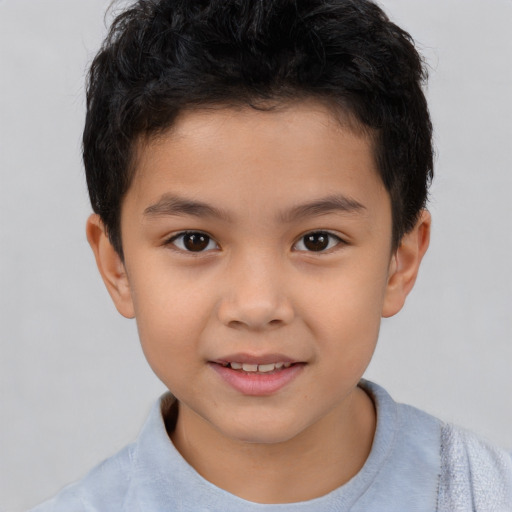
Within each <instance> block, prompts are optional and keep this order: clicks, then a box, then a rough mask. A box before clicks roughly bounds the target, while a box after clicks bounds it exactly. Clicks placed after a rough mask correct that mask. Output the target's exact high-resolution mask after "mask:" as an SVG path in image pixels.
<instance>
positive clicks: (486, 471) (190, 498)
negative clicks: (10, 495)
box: [32, 381, 512, 512]
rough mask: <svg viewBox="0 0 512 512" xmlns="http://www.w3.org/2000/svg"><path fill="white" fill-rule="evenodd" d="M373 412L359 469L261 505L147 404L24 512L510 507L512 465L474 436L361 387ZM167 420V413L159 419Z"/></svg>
mask: <svg viewBox="0 0 512 512" xmlns="http://www.w3.org/2000/svg"><path fill="white" fill-rule="evenodd" d="M360 385H361V387H362V388H363V389H364V390H365V391H366V392H367V393H368V394H369V395H370V397H371V398H372V400H373V401H374V403H375V406H376V410H377V429H376V432H375V437H374V441H373V445H372V449H371V452H370V455H369V457H368V459H367V461H366V463H365V464H364V466H363V468H362V469H361V471H359V473H358V474H357V475H356V476H354V478H352V479H351V480H350V481H349V482H347V483H346V484H344V485H342V486H341V487H339V488H337V489H335V490H333V491H332V492H330V493H328V494H326V495H325V496H322V497H319V498H316V499H313V500H309V501H305V502H299V503H290V504H277V505H262V504H258V503H253V502H249V501H246V500H243V499H241V498H239V497H237V496H234V495H233V494H230V493H228V492H226V491H224V490H222V489H220V488H218V487H216V486H215V485H213V484H211V483H210V482H208V481H207V480H205V479H204V478H203V477H201V476H200V475H199V474H198V473H197V472H196V471H195V470H194V469H193V468H192V467H191V466H190V465H189V464H188V463H187V462H186V461H185V460H184V459H183V457H182V456H181V455H180V453H179V452H178V451H177V450H176V448H175V447H174V445H173V444H172V442H171V440H170V439H169V436H168V434H167V431H166V428H165V424H164V420H163V417H162V410H168V409H169V407H171V409H172V407H173V404H172V397H171V396H170V395H169V394H167V395H164V396H163V397H162V398H161V399H160V401H159V402H158V403H157V404H155V406H154V407H153V410H152V412H151V414H150V416H149V418H148V420H147V421H146V424H145V425H144V427H143V429H142V431H141V433H140V435H139V437H138V439H137V440H136V442H135V443H133V444H131V445H129V446H127V447H126V448H124V449H123V450H122V451H121V452H119V453H118V454H117V455H114V456H113V457H111V458H110V459H108V460H106V461H105V462H103V463H102V464H100V465H99V466H98V467H96V468H95V469H93V470H92V471H91V472H90V473H89V474H88V475H87V476H86V477H85V478H84V479H83V480H81V481H80V482H78V483H76V484H72V485H70V486H68V487H66V488H65V489H64V490H63V491H62V492H61V493H60V494H59V495H57V496H56V497H55V498H54V499H52V500H50V501H48V502H46V503H44V504H42V505H40V506H39V507H36V508H35V509H33V511H32V512H97V511H101V512H117V511H123V512H167V511H169V512H171V511H172V512H202V511H219V512H305V511H308V512H320V511H322V512H323V511H326V512H327V511H330V512H333V511H351V512H363V511H364V512H400V511H407V512H434V511H438V512H470V511H477V512H480V511H481V512H506V511H512V460H511V459H510V457H509V456H508V455H507V454H506V453H505V452H502V451H500V450H498V449H496V448H493V447H491V446H489V445H487V444H486V443H484V442H482V441H480V440H479V439H478V438H476V437H475V436H473V435H472V434H469V433H467V432H465V431H463V430H460V429H457V428H455V427H453V426H451V425H447V424H444V423H442V422H440V421H439V420H437V419H435V418H433V417H432V416H430V415H428V414H426V413H424V412H422V411H419V410H418V409H415V408H414V407H410V406H407V405H403V404H397V403H395V402H394V401H393V400H392V398H391V397H390V396H389V395H388V394H387V393H386V391H384V390H383V389H382V388H381V387H379V386H377V385H376V384H372V383H370V382H368V381H362V382H361V384H360ZM166 416H168V414H166Z"/></svg>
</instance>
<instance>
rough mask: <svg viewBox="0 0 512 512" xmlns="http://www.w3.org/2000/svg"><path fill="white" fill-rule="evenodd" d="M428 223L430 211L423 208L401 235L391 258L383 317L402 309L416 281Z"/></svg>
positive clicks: (425, 246) (428, 229)
mask: <svg viewBox="0 0 512 512" xmlns="http://www.w3.org/2000/svg"><path fill="white" fill-rule="evenodd" d="M430 224H431V217H430V213H429V212H428V211H427V210H423V211H422V212H421V215H420V217H419V219H418V222H416V225H415V226H414V228H413V229H412V230H411V231H409V232H408V233H406V234H405V235H404V236H403V238H402V240H401V242H400V246H399V247H398V249H397V250H396V252H395V254H394V255H393V257H392V258H391V262H390V265H389V273H388V284H387V287H386V295H385V297H384V306H383V309H382V316H383V317H385V318H388V317H390V316H393V315H396V314H397V313H398V312H399V311H400V310H401V309H402V307H403V305H404V303H405V299H406V297H407V295H408V294H409V292H410V291H411V290H412V287H413V286H414V283H415V282H416V277H417V276H418V270H419V268H420V263H421V260H422V259H423V256H424V254H425V253H426V252H427V249H428V244H429V242H430Z"/></svg>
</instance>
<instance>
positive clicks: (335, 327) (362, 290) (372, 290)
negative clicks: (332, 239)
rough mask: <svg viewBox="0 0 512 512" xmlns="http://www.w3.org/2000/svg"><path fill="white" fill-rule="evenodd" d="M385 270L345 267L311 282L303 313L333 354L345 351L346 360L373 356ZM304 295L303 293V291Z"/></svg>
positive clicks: (334, 355)
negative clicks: (369, 270) (372, 270)
mask: <svg viewBox="0 0 512 512" xmlns="http://www.w3.org/2000/svg"><path fill="white" fill-rule="evenodd" d="M386 282H387V278H386V273H385V272H382V271H381V269H380V268H379V269H377V268H376V269H374V272H368V267H366V268H365V265H364V264H362V265H360V266H355V265H354V266H352V267H351V268H348V266H347V267H345V268H343V269H341V270H340V271H339V272H337V273H334V274H330V275H329V276H326V278H325V279H317V280H316V281H315V282H314V283H310V286H309V287H308V288H309V293H308V294H307V295H308V298H307V300H306V299H305V300H304V301H303V303H302V307H301V309H302V312H301V314H302V315H303V317H304V318H305V319H306V322H307V323H308V324H309V325H310V328H311V329H313V330H314V331H315V334H316V337H317V339H318V340H319V343H323V344H325V347H323V348H324V350H326V351H328V352H329V354H330V355H332V356H333V357H339V356H340V353H342V355H343V358H344V360H345V361H347V363H349V364H351V363H353V364H358V360H359V359H360V360H365V359H366V358H368V357H371V354H372V353H373V350H374V347H375V343H376V341H377V337H378V333H379V328H380V321H381V313H382V307H383V300H384V294H385V288H386ZM303 296H304V294H303Z"/></svg>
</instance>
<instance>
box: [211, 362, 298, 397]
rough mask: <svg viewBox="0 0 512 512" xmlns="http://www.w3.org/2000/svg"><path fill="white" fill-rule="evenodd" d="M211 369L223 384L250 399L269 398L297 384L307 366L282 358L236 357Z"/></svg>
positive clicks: (212, 363) (217, 363)
mask: <svg viewBox="0 0 512 512" xmlns="http://www.w3.org/2000/svg"><path fill="white" fill-rule="evenodd" d="M210 365H211V367H212V369H214V370H215V371H216V373H217V375H219V377H220V378H221V380H222V381H224V382H225V383H226V384H228V385H229V386H230V387H231V388H233V389H235V390H236V391H237V392H239V393H242V394H244V395H250V396H268V395H272V394H274V393H277V392H278V391H280V390H281V389H282V388H284V387H285V386H287V385H288V384H290V383H291V382H292V381H293V380H295V379H296V378H297V377H298V376H299V375H300V374H301V373H302V370H303V369H304V367H305V366H306V363H305V362H299V361H296V360H292V359H290V358H288V357H286V356H283V355H282V354H281V355H280V354H274V355H271V354H269V355H266V356H262V357H256V356H251V355H247V354H235V355H233V356H229V357H226V358H223V359H221V360H216V361H210Z"/></svg>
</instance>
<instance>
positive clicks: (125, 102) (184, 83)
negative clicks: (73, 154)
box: [83, 0, 433, 257]
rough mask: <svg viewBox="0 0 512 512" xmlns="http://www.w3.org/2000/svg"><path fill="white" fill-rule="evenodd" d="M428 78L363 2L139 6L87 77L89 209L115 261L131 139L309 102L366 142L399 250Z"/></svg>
mask: <svg viewBox="0 0 512 512" xmlns="http://www.w3.org/2000/svg"><path fill="white" fill-rule="evenodd" d="M426 78H427V73H426V67H425V64H424V62H423V60H422V58H421V56H420V55H419V53H418V52H417V50H416V48H415V45H414V42H413V40H412V38H411V37H410V35H409V34H408V33H407V32H405V31H404V30H402V29H401V28H399V27H398V26H397V25H395V24H394V23H392V22H391V21H390V20H389V18H388V17H387V16H386V14H385V13H384V12H383V11H382V9H381V8H380V7H379V6H378V5H376V4H375V3H373V2H372V1H369V0H138V1H136V2H135V3H134V4H133V5H131V6H130V7H129V8H127V9H126V10H125V11H123V12H122V13H121V14H119V15H118V16H117V17H116V18H115V20H114V22H113V24H112V26H111V28H110V32H109V34H108V36H107V38H106V39H105V41H104V43H103V45H102V47H101V49H100V51H99V52H98V54H97V55H96V57H95V59H94V61H93V62H92V65H91V68H90V72H89V76H88V84H87V116H86V122H85V130H84V136H83V159H84V164H85V170H86V177H87V184H88V188H89V194H90V199H91V204H92V207H93V209H94V211H95V212H96V213H98V214H99V215H100V217H101V219H102V221H103V223H104V225H105V227H106V230H107V232H108V235H109V238H110V241H111V243H112V244H113V246H114V248H115V249H116V251H117V252H118V253H119V254H120V255H121V257H123V251H122V241H121V227H120V216H121V206H122V200H123V197H124V195H125V193H126V192H127V190H128V188H129V186H130V183H131V180H132V178H133V173H134V157H135V151H136V146H137V142H138V141H139V140H140V139H141V137H151V136H153V135H156V134H157V133H159V132H162V131H164V130H166V129H168V128H169V127H171V126H172V124H173V122H174V120H175V119H176V117H177V115H178V114H179V113H180V112H182V111H183V110H185V109H190V108H201V107H202V106H208V105H221V106H222V105H226V106H232V105H238V106H239V105H248V106H251V107H254V108H262V107H261V106H262V105H264V104H268V102H271V103H272V102H274V104H279V102H282V101H285V102H287V101H290V100H297V99H298V100H300V99H301V98H318V99H320V100H322V101H327V102H328V103H329V104H330V105H332V107H333V111H334V109H336V108H337V109H340V108H341V111H342V112H344V113H345V114H346V115H348V116H349V117H350V118H351V119H354V120H355V122H356V123H357V124H358V125H359V127H360V128H363V129H364V130H366V131H367V132H368V133H372V134H373V135H372V139H373V145H374V146H373V147H374V152H375V160H376V163H377V168H378V172H379V174H380V176H381V178H382V181H383V183H384V185H385V187H386V189H387V191H388V192H389V194H390V197H391V204H392V217H393V246H394V247H397V246H398V244H399V242H400V240H401V238H402V236H403V235H404V233H406V232H407V231H409V230H410V229H412V228H413V226H414V225H415V223H416V221H417V219H418V216H419V214H420V212H421V210H422V208H424V207H425V203H426V200H427V195H428V187H429V185H430V182H431V179H432V173H433V149H432V124H431V121H430V116H429V112H428V107H427V102H426V99H425V96H424V93H423V90H422V86H423V85H424V83H425V81H426Z"/></svg>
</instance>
